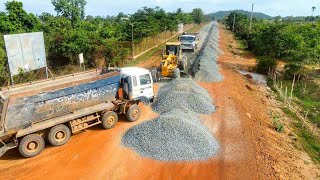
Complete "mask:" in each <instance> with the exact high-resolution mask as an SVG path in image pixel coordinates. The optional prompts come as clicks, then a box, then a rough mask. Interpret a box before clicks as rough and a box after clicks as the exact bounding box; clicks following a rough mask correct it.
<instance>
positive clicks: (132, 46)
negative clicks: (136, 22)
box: [131, 23, 134, 59]
mask: <svg viewBox="0 0 320 180" xmlns="http://www.w3.org/2000/svg"><path fill="white" fill-rule="evenodd" d="M131 27H132V29H131V38H132V39H131V43H132V58H133V59H134V42H133V23H131Z"/></svg>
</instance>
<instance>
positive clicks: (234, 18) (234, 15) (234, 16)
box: [232, 11, 236, 32]
mask: <svg viewBox="0 0 320 180" xmlns="http://www.w3.org/2000/svg"><path fill="white" fill-rule="evenodd" d="M235 24H236V12H235V11H234V12H233V25H232V31H233V32H234V25H235Z"/></svg>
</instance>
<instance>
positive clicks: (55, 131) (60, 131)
mask: <svg viewBox="0 0 320 180" xmlns="http://www.w3.org/2000/svg"><path fill="white" fill-rule="evenodd" d="M70 137H71V132H70V129H69V128H68V127H67V126H66V125H63V124H60V125H57V126H54V127H52V128H51V129H50V131H49V133H48V141H49V142H50V144H52V146H62V145H65V144H66V143H67V142H68V141H69V139H70Z"/></svg>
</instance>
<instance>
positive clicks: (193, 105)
mask: <svg viewBox="0 0 320 180" xmlns="http://www.w3.org/2000/svg"><path fill="white" fill-rule="evenodd" d="M151 107H152V109H153V111H155V112H157V113H159V114H161V113H164V112H167V111H170V110H171V109H175V108H178V109H186V110H189V111H192V112H194V113H198V114H212V113H214V112H215V107H214V106H213V102H212V99H211V97H210V95H209V93H208V92H207V91H206V90H205V89H203V88H202V87H201V86H199V85H198V84H197V83H196V82H194V81H193V80H191V79H174V80H172V81H171V82H169V83H168V84H166V85H165V86H163V87H161V88H160V90H159V92H158V95H157V98H156V100H155V102H154V103H153V104H152V106H151Z"/></svg>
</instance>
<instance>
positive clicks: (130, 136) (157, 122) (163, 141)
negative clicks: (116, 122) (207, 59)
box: [122, 79, 219, 161]
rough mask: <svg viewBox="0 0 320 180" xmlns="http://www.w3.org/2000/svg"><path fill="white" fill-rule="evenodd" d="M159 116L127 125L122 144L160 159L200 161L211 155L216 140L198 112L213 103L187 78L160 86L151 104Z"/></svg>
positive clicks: (207, 111) (205, 111)
mask: <svg viewBox="0 0 320 180" xmlns="http://www.w3.org/2000/svg"><path fill="white" fill-rule="evenodd" d="M152 108H153V109H154V111H156V112H158V113H160V117H158V118H156V119H153V120H151V121H146V122H143V123H141V124H139V125H137V126H134V127H132V128H130V129H129V130H128V131H127V132H126V133H125V134H124V135H123V137H122V144H123V145H124V146H126V147H130V148H132V149H133V150H135V151H137V152H138V153H139V154H140V155H142V156H144V157H147V158H152V159H157V160H160V161H200V160H206V159H208V158H210V157H211V156H213V155H215V154H216V153H217V152H218V150H219V144H218V142H217V140H216V139H215V138H214V137H213V135H212V134H211V132H210V131H209V129H208V128H207V127H206V126H204V125H203V124H202V123H201V121H200V119H199V117H198V116H199V114H210V113H213V112H214V111H215V107H214V105H213V102H212V100H211V98H210V95H209V94H208V92H207V91H206V90H205V89H203V88H202V87H201V86H199V85H198V84H197V83H195V82H194V81H193V80H191V79H175V80H172V81H171V82H169V83H168V84H166V85H164V86H163V87H161V88H160V90H159V93H158V96H157V98H156V101H155V102H154V104H153V105H152Z"/></svg>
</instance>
